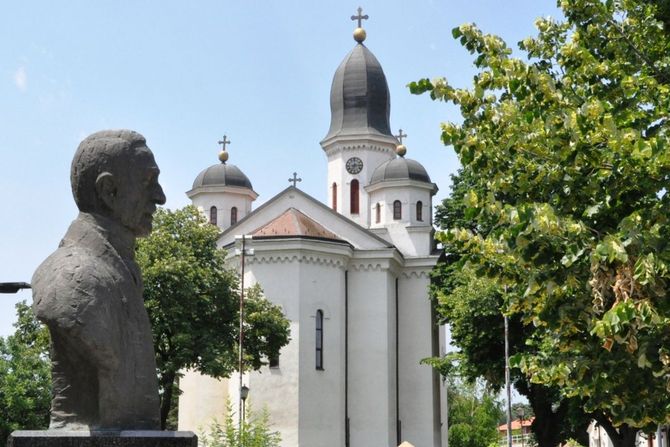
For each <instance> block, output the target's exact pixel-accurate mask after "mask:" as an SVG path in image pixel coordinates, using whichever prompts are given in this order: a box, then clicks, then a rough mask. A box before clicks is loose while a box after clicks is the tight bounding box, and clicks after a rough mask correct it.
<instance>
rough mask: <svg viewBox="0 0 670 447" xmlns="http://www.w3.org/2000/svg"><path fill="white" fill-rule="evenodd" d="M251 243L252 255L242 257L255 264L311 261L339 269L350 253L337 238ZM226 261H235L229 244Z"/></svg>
mask: <svg viewBox="0 0 670 447" xmlns="http://www.w3.org/2000/svg"><path fill="white" fill-rule="evenodd" d="M251 244H253V248H254V256H249V257H246V258H245V263H246V264H247V265H259V264H287V263H299V264H314V265H323V266H331V267H335V268H339V269H343V268H344V267H345V266H346V264H347V263H348V261H349V259H350V258H351V256H352V251H353V250H352V248H351V246H350V245H349V244H348V243H343V242H341V241H339V242H338V241H326V240H320V239H306V238H299V237H296V238H281V239H254V240H253V241H252V242H251ZM226 248H227V249H228V250H229V251H228V253H229V261H230V262H232V263H234V262H239V261H238V258H239V255H238V254H237V253H236V252H235V250H234V248H233V247H226Z"/></svg>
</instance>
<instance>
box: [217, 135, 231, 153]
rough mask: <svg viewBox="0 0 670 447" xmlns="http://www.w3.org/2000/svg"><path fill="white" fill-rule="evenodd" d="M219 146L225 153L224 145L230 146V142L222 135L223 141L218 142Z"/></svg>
mask: <svg viewBox="0 0 670 447" xmlns="http://www.w3.org/2000/svg"><path fill="white" fill-rule="evenodd" d="M219 144H220V145H221V150H222V151H225V150H226V144H230V140H229V139H228V138H227V137H226V135H225V134H224V135H223V140H219Z"/></svg>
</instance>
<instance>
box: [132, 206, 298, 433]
mask: <svg viewBox="0 0 670 447" xmlns="http://www.w3.org/2000/svg"><path fill="white" fill-rule="evenodd" d="M218 236H219V231H218V229H217V227H216V226H213V225H210V224H208V223H207V221H206V219H205V218H204V216H202V214H201V213H200V212H199V211H198V210H197V209H196V208H195V207H193V206H187V207H185V208H183V209H180V210H176V211H170V210H165V209H159V210H158V211H157V212H156V215H155V216H154V230H153V231H152V233H151V235H150V236H149V237H147V238H144V239H140V240H139V241H138V245H137V262H138V264H139V266H140V268H141V270H142V275H143V279H144V299H145V305H146V308H147V311H148V313H149V318H150V320H151V323H152V327H153V334H154V346H155V349H156V364H157V367H158V371H159V385H160V392H161V427H162V428H165V427H166V420H167V417H168V414H169V412H170V409H171V407H172V406H173V395H174V390H175V389H176V387H175V386H174V385H175V381H176V380H177V379H178V377H179V375H180V371H182V370H184V369H186V368H192V369H195V370H197V371H200V372H202V373H204V374H207V375H210V376H212V377H226V376H229V375H230V374H231V373H232V372H233V371H235V370H236V369H237V364H238V360H237V359H238V334H239V285H238V281H237V275H236V274H235V272H234V271H233V270H231V269H229V268H228V267H226V263H225V252H224V251H223V250H220V249H218V248H217V246H216V241H217V239H218ZM288 340H289V322H288V320H287V319H286V318H285V317H284V315H283V313H282V310H281V308H280V307H279V306H275V305H273V304H272V303H270V302H269V301H267V300H266V299H265V297H264V296H263V294H262V291H261V289H260V288H259V287H253V288H250V289H248V290H247V291H246V293H245V345H244V353H245V365H246V367H247V368H251V369H258V368H260V367H261V366H262V365H263V363H264V359H265V358H270V357H272V356H276V355H278V353H279V349H280V348H281V347H282V346H284V345H286V344H287V343H288Z"/></svg>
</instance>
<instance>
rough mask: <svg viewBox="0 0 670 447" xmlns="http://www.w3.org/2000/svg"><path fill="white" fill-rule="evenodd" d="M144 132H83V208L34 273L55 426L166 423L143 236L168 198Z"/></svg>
mask: <svg viewBox="0 0 670 447" xmlns="http://www.w3.org/2000/svg"><path fill="white" fill-rule="evenodd" d="M158 174H159V169H158V166H157V165H156V162H155V161H154V157H153V154H152V153H151V151H150V150H149V148H148V147H147V145H146V141H145V139H144V137H143V136H142V135H140V134H138V133H137V132H133V131H129V130H107V131H102V132H97V133H94V134H92V135H90V136H89V137H87V138H86V139H84V140H83V141H82V142H81V144H80V145H79V148H78V149H77V152H76V154H75V156H74V160H73V161H72V170H71V175H70V181H71V184H72V192H73V195H74V200H75V202H76V204H77V207H78V208H79V215H78V216H77V218H76V219H75V220H74V221H73V222H72V224H71V225H70V227H69V229H68V230H67V233H66V234H65V236H64V237H63V240H62V241H61V243H60V245H59V247H58V249H57V250H56V251H55V252H54V253H52V254H51V255H50V256H49V257H48V258H47V259H46V260H45V261H44V262H43V263H42V264H41V265H40V266H39V268H38V269H37V271H36V272H35V274H34V276H33V279H32V285H33V298H34V303H33V309H34V311H35V314H36V316H37V318H39V319H40V320H41V321H42V322H44V323H45V324H46V325H47V327H48V328H49V332H50V334H51V362H52V381H53V400H52V403H51V424H50V428H51V429H64V430H130V429H134V430H152V429H160V422H159V397H158V381H157V377H156V363H155V358H154V349H153V342H152V335H151V326H150V323H149V318H148V316H147V313H146V310H145V308H144V303H143V299H142V277H141V274H140V271H139V269H138V267H137V264H135V261H134V247H135V238H137V237H140V236H145V235H147V234H148V233H149V232H150V231H151V224H152V219H153V213H154V211H155V210H156V205H160V204H163V203H165V195H164V194H163V190H162V188H161V186H160V185H159V183H158Z"/></svg>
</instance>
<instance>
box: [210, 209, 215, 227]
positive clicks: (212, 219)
mask: <svg viewBox="0 0 670 447" xmlns="http://www.w3.org/2000/svg"><path fill="white" fill-rule="evenodd" d="M209 223H211V224H212V225H216V207H215V206H213V207H211V208H210V209H209Z"/></svg>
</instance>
